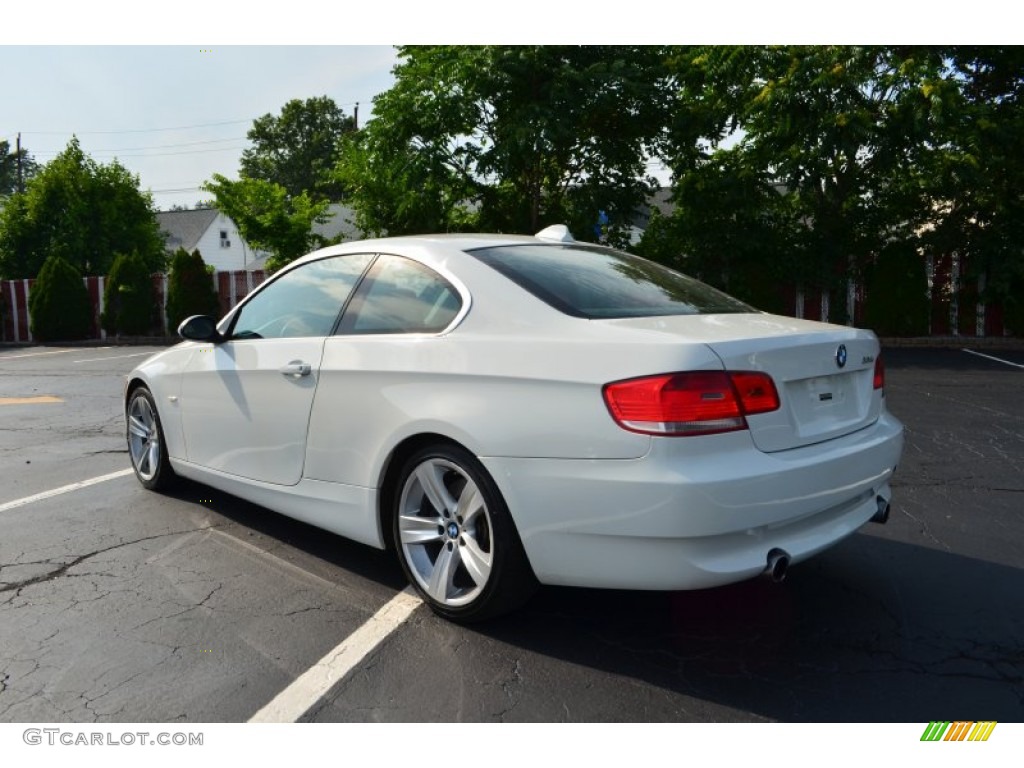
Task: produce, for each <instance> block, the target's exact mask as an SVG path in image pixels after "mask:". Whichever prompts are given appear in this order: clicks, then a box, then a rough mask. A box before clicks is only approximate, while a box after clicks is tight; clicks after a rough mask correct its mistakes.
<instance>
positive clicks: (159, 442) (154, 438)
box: [125, 387, 175, 491]
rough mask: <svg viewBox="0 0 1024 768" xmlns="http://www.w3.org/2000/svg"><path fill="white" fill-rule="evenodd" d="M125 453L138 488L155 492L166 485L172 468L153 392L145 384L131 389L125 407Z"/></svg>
mask: <svg viewBox="0 0 1024 768" xmlns="http://www.w3.org/2000/svg"><path fill="white" fill-rule="evenodd" d="M125 422H126V425H127V429H126V432H127V439H128V455H129V456H130V457H131V460H132V469H134V470H135V476H136V477H137V478H138V479H139V482H140V483H142V487H143V488H146V489H148V490H150V491H159V490H163V489H166V488H168V487H170V485H171V483H172V482H173V481H174V479H175V476H174V470H173V469H171V461H170V459H169V458H168V456H167V444H166V443H165V442H164V430H163V426H161V424H160V414H158V413H157V410H156V402H155V401H154V399H153V394H152V393H151V392H150V391H149V390H148V389H146V388H145V387H138V388H136V389H134V390H132V393H131V395H130V396H129V398H128V404H127V406H126V407H125Z"/></svg>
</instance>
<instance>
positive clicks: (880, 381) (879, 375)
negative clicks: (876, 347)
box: [875, 352, 885, 389]
mask: <svg viewBox="0 0 1024 768" xmlns="http://www.w3.org/2000/svg"><path fill="white" fill-rule="evenodd" d="M884 386H885V364H884V363H883V362H882V353H881V352H879V353H878V357H876V358H875V389H882V388H883V387H884Z"/></svg>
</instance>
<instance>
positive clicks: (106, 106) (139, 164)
mask: <svg viewBox="0 0 1024 768" xmlns="http://www.w3.org/2000/svg"><path fill="white" fill-rule="evenodd" d="M396 62H397V57H396V54H395V49H394V48H393V47H392V46H387V45H380V46H354V45H345V46H330V47H321V46H231V45H226V46H217V45H204V46H202V47H200V46H198V45H193V46H0V72H3V73H7V76H5V77H4V86H3V91H2V94H3V95H2V99H0V140H6V141H7V142H9V143H10V145H11V147H12V148H13V147H14V146H15V142H16V140H17V135H18V133H19V132H20V133H21V144H22V146H23V147H24V148H26V149H27V150H28V151H29V153H30V154H31V155H32V156H33V157H34V158H35V159H36V161H37V162H39V163H46V162H48V161H50V160H52V159H53V158H54V156H56V155H57V154H58V153H59V152H61V151H62V150H63V149H64V148H65V147H66V146H67V144H68V141H69V140H70V139H71V136H72V135H75V136H77V137H78V139H79V141H80V142H81V145H82V149H83V150H84V151H85V152H86V153H87V154H88V155H90V156H91V157H92V158H93V159H94V160H96V161H97V162H101V163H108V162H110V161H111V160H113V159H114V158H115V157H116V158H117V159H118V160H119V161H120V163H121V164H122V165H124V166H125V167H126V168H127V169H128V170H130V171H131V172H132V173H134V174H137V175H138V177H139V182H140V187H141V188H142V189H143V190H150V191H151V192H152V193H153V200H154V203H155V205H156V207H157V208H159V209H161V210H166V209H167V208H170V207H171V206H172V205H174V204H178V205H189V206H191V205H193V204H194V203H195V202H197V201H199V200H201V199H209V197H210V195H209V194H208V193H204V192H202V191H201V190H200V189H199V186H200V184H202V183H203V182H204V181H207V180H209V179H210V178H211V177H212V176H213V174H214V173H220V174H223V175H225V176H227V177H229V178H236V177H237V173H238V167H239V158H240V157H241V153H242V150H243V149H244V148H245V147H246V146H248V145H249V143H248V141H247V140H246V138H245V136H246V133H247V131H248V130H249V128H250V127H251V126H252V121H253V120H254V119H255V118H257V117H260V116H261V115H264V114H267V113H272V114H279V113H280V110H281V107H282V106H283V105H284V104H285V103H286V102H287V101H289V100H291V99H307V98H310V97H313V96H325V95H326V96H329V97H331V98H332V99H334V101H335V102H336V103H337V104H338V105H339V106H340V107H341V108H342V109H343V110H344V111H345V113H346V114H352V113H353V112H354V110H355V105H356V103H358V104H359V121H360V124H363V123H364V122H365V120H366V118H367V117H369V116H370V114H371V110H372V99H373V97H374V96H376V95H377V94H379V93H381V92H383V91H385V90H387V89H388V88H389V87H390V86H391V84H392V83H393V81H394V78H393V77H392V75H391V69H392V67H393V66H394V65H395V63H396ZM15 72H16V73H18V74H17V75H16V76H13V77H12V76H10V74H11V73H15Z"/></svg>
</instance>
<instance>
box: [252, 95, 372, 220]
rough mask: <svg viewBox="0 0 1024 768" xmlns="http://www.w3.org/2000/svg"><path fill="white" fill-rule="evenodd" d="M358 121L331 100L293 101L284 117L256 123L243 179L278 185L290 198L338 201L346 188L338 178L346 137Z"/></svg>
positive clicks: (264, 118)
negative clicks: (336, 175)
mask: <svg viewBox="0 0 1024 768" xmlns="http://www.w3.org/2000/svg"><path fill="white" fill-rule="evenodd" d="M353 130H355V120H354V119H353V118H352V117H351V116H348V115H346V114H345V111H344V110H343V109H341V108H340V107H339V106H338V105H337V104H335V102H334V100H333V99H331V98H329V97H327V96H319V97H315V98H310V99H306V100H305V101H301V100H299V99H292V100H291V101H289V102H288V103H287V104H285V105H284V106H283V107H282V108H281V114H280V115H271V114H269V113H268V114H266V115H263V117H259V118H257V119H256V120H254V121H253V124H252V128H250V129H249V133H248V138H249V141H251V142H252V143H253V146H252V147H250V148H249V149H246V150H245V151H244V152H242V165H241V175H242V176H244V177H246V178H250V179H259V180H262V181H266V182H271V183H273V184H278V185H280V186H282V187H284V189H285V190H286V191H287V193H288V195H289V196H290V197H298V196H299V195H301V194H303V193H305V194H307V195H309V197H310V198H311V199H313V200H316V201H320V200H331V201H336V200H339V199H340V198H341V196H342V194H343V191H344V188H343V185H342V184H340V183H339V181H338V180H337V178H336V177H335V176H334V174H333V169H334V165H335V163H336V162H337V160H338V157H339V152H340V149H341V142H342V138H343V137H344V136H345V135H346V134H347V133H349V132H350V131H353Z"/></svg>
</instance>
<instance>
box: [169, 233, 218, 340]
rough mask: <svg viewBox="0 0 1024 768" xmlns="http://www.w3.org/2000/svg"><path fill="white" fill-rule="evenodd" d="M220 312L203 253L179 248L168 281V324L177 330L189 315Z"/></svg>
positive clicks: (172, 330)
mask: <svg viewBox="0 0 1024 768" xmlns="http://www.w3.org/2000/svg"><path fill="white" fill-rule="evenodd" d="M219 313H220V305H219V304H218V302H217V293H216V291H214V290H213V285H212V280H211V278H210V272H209V270H208V269H207V267H206V263H205V262H204V261H203V257H202V255H201V254H200V253H199V251H192V253H189V252H188V251H186V250H185V249H184V248H179V249H178V250H177V251H176V252H175V254H174V256H173V257H172V258H171V273H170V276H169V278H168V281H167V327H168V328H169V329H170V331H171V333H174V332H175V331H177V329H178V326H179V325H180V324H181V321H182V320H184V319H185V318H186V317H190V316H191V315H211V316H214V317H216V316H217V315H218V314H219Z"/></svg>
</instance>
